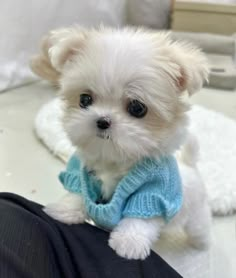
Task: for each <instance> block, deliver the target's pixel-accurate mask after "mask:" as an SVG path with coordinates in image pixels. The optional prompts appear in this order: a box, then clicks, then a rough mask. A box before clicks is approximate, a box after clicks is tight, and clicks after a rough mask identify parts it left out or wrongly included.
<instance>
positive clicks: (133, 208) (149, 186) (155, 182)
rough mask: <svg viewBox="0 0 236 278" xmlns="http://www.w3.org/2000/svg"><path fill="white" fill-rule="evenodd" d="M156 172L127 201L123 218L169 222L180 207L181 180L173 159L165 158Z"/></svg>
mask: <svg viewBox="0 0 236 278" xmlns="http://www.w3.org/2000/svg"><path fill="white" fill-rule="evenodd" d="M156 170H157V171H155V172H153V173H152V175H149V177H147V178H146V181H145V183H144V184H143V186H142V187H140V188H139V190H137V191H136V192H135V193H134V194H132V195H131V196H130V198H129V199H128V200H127V203H126V206H125V207H124V210H123V216H124V217H136V218H150V217H156V216H161V217H163V218H164V219H165V220H166V221H169V220H170V219H171V218H173V217H174V215H175V214H176V213H177V212H178V211H179V210H180V208H181V205H182V188H181V179H180V175H179V171H178V167H177V164H176V161H175V159H173V158H166V159H165V160H163V163H162V165H160V167H159V168H158V169H156Z"/></svg>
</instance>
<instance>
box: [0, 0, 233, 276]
mask: <svg viewBox="0 0 236 278" xmlns="http://www.w3.org/2000/svg"><path fill="white" fill-rule="evenodd" d="M72 24H79V25H83V26H86V27H97V26H99V25H100V24H103V25H107V26H113V27H119V28H121V27H122V26H125V25H135V26H145V27H149V28H152V29H155V30H169V31H170V34H171V36H172V38H173V40H179V39H181V40H185V41H190V42H192V43H194V44H197V45H198V46H199V47H200V48H201V49H202V50H203V51H204V52H205V53H206V55H207V57H208V60H209V65H210V76H209V83H208V84H206V86H205V88H203V89H202V90H201V91H200V92H199V93H197V94H196V95H195V96H194V97H193V98H192V99H191V100H190V101H191V102H192V104H193V109H192V111H191V112H190V117H191V129H192V130H193V131H194V133H196V134H197V136H198V138H199V141H200V146H201V157H200V163H199V168H200V171H201V173H202V175H203V178H204V181H205V183H206V186H207V192H208V197H209V202H210V206H211V209H212V212H213V215H214V218H213V244H212V247H211V249H210V251H205V252H201V251H196V250H192V249H191V248H190V247H188V246H187V245H186V244H184V243H182V241H181V240H180V237H181V234H178V235H176V236H175V237H174V236H164V237H163V239H162V240H161V241H160V242H159V243H158V244H157V246H155V248H154V249H155V251H156V252H158V253H159V254H160V255H161V256H162V257H163V258H164V259H166V260H167V262H168V263H170V264H171V265H172V266H173V267H174V268H175V269H176V270H177V271H179V272H180V273H181V274H182V275H183V276H184V277H191V278H193V277H194V278H197V277H202V278H207V277H214V278H222V277H225V278H228V277H232V278H233V277H236V234H235V233H236V232H235V227H236V222H235V211H236V173H235V165H236V144H235V142H236V123H235V120H236V90H235V88H236V0H196V1H195V0H192V1H190V0H189V1H185V0H182V1H175V0H50V1H48V0H40V1H38V0H1V1H0V191H2V192H3V191H7V192H14V193H17V194H20V195H23V196H25V197H26V198H29V199H32V200H34V201H37V202H40V203H42V204H46V203H48V202H51V201H53V200H55V198H58V197H60V196H61V195H62V194H63V193H64V191H63V189H62V187H61V186H60V184H59V182H58V180H57V175H58V173H59V172H60V171H61V170H62V169H63V168H64V165H65V162H66V161H67V159H68V157H69V155H70V154H71V153H72V152H73V150H74V149H73V147H72V146H71V145H70V142H69V141H68V139H67V138H66V136H65V134H64V133H63V131H62V128H61V125H60V121H59V118H60V113H61V110H60V105H59V100H58V99H57V96H56V95H57V90H56V88H54V87H53V86H51V85H50V84H48V83H46V82H44V81H41V80H39V79H38V77H36V76H35V75H34V74H33V73H32V72H31V71H30V69H29V60H30V57H31V56H32V55H33V54H35V53H37V52H38V50H39V43H40V39H41V38H42V36H43V35H44V34H45V33H47V32H48V31H49V30H51V29H54V28H57V27H66V26H69V25H72Z"/></svg>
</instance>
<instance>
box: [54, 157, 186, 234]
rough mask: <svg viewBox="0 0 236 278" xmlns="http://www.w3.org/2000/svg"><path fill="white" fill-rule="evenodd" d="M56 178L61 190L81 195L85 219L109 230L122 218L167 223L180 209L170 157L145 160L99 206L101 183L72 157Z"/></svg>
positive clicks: (179, 193)
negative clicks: (158, 219) (86, 214)
mask: <svg viewBox="0 0 236 278" xmlns="http://www.w3.org/2000/svg"><path fill="white" fill-rule="evenodd" d="M59 179H60V181H61V182H62V184H63V185H64V187H65V189H67V190H68V191H70V192H73V193H78V194H82V195H83V197H84V200H85V206H86V210H87V213H88V215H89V217H90V218H91V219H92V220H93V221H94V222H95V223H96V224H97V225H98V226H100V227H103V228H105V229H112V228H113V227H114V226H116V225H117V224H118V222H119V221H120V220H121V219H122V218H124V217H135V218H151V217H155V216H161V217H163V218H164V219H165V220H166V221H168V220H170V219H171V218H172V217H173V216H174V215H175V214H176V213H177V212H178V211H179V210H180V208H181V205H182V190H181V179H180V175H179V171H178V166H177V163H176V160H175V158H174V157H172V156H168V157H163V158H161V159H160V160H156V159H154V158H146V159H144V160H142V161H141V162H139V163H137V164H136V165H135V166H134V167H133V168H132V169H131V170H130V171H129V173H128V174H127V175H126V176H124V177H123V178H122V179H121V180H120V182H119V183H118V184H117V187H116V189H115V192H114V194H113V196H112V198H111V200H110V201H109V202H107V203H105V204H104V203H101V202H100V200H101V199H102V194H101V181H99V180H97V179H96V177H95V176H94V174H93V173H92V172H89V171H88V170H87V169H86V167H83V166H82V164H81V162H80V160H79V159H78V157H76V156H72V158H71V159H70V161H69V162H68V165H67V170H66V171H65V172H61V173H60V175H59Z"/></svg>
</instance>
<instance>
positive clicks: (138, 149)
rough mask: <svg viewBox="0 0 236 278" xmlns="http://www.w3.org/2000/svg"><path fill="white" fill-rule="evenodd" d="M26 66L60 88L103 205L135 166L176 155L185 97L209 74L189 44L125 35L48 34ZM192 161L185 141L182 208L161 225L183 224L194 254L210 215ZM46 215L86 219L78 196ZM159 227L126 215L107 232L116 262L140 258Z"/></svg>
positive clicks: (148, 34)
mask: <svg viewBox="0 0 236 278" xmlns="http://www.w3.org/2000/svg"><path fill="white" fill-rule="evenodd" d="M31 66H32V69H33V70H34V72H36V73H37V74H38V75H40V76H42V77H43V78H45V79H48V80H50V81H52V82H54V83H57V84H58V85H59V86H60V94H61V97H62V99H63V100H64V103H65V111H64V112H65V113H64V127H65V130H66V132H67V134H68V136H69V138H70V139H71V141H72V143H73V144H74V145H75V146H76V147H77V154H78V156H79V157H80V160H81V162H82V163H83V165H84V166H86V167H87V169H89V170H92V171H93V172H95V174H96V178H97V179H99V180H100V181H101V191H102V198H103V202H104V201H105V202H109V200H111V198H112V196H113V193H114V191H115V189H116V186H117V184H118V182H119V181H120V180H121V179H122V178H123V177H124V176H125V175H126V174H127V173H128V172H129V170H130V169H131V168H132V167H133V166H134V165H135V164H136V163H137V162H138V161H140V160H141V159H143V158H145V157H155V158H157V159H158V158H160V157H163V156H168V155H170V154H174V153H175V152H176V150H178V149H179V148H180V146H181V145H182V144H183V142H184V140H185V139H186V133H187V131H186V126H187V116H186V111H187V110H188V105H187V104H186V103H184V102H183V100H182V94H183V92H184V91H185V90H187V91H188V93H189V94H190V95H191V94H193V93H194V92H195V91H197V90H199V89H200V88H201V87H202V84H203V82H204V81H205V80H206V79H207V74H208V69H207V64H206V60H205V57H204V55H203V54H202V53H201V52H200V51H199V50H198V49H196V48H195V47H193V46H191V45H188V44H186V43H180V42H173V41H171V39H170V38H169V35H168V34H165V33H157V32H153V31H147V30H143V29H137V30H134V29H130V28H125V29H121V30H112V29H106V28H100V29H99V30H84V29H81V28H77V27H73V28H68V29H60V30H55V31H52V32H51V33H50V34H49V35H48V36H47V37H46V38H45V39H44V40H43V44H42V53H41V54H40V55H38V56H36V57H35V58H33V59H32V64H31ZM196 156H197V143H196V142H195V141H194V139H193V138H192V137H191V138H189V139H188V140H187V141H186V144H185V145H184V147H183V148H182V150H181V151H180V154H179V162H180V163H179V169H180V172H181V177H182V185H183V196H184V201H183V205H182V208H181V210H180V211H179V213H178V214H177V215H176V216H175V217H174V218H173V219H172V220H171V221H170V223H169V224H168V225H167V226H169V225H171V224H174V225H175V224H181V225H182V226H183V228H184V229H185V231H186V232H187V234H188V236H189V238H190V239H191V242H192V243H193V244H194V245H195V246H196V247H206V246H207V245H208V242H209V226H210V211H209V208H208V204H207V200H206V194H205V190H204V185H203V183H202V180H201V178H200V176H199V174H198V172H197V169H196ZM44 210H45V212H46V213H47V214H48V215H50V216H52V217H53V218H55V219H57V220H59V221H61V222H63V223H67V224H77V223H83V222H84V221H85V220H86V218H87V213H86V208H85V203H84V200H83V197H82V196H81V195H80V194H75V193H68V194H67V195H66V196H65V197H64V198H62V199H61V200H60V201H59V202H57V203H55V204H50V205H48V206H47V207H46V208H45V209H44ZM165 226H166V223H165V221H164V220H163V219H162V218H161V217H154V218H150V219H142V218H141V219H139V218H125V217H124V218H123V219H121V221H120V222H119V223H118V225H117V226H116V227H114V229H113V230H112V231H111V234H110V239H109V245H110V246H111V248H113V249H114V250H115V251H116V252H117V254H119V255H120V256H122V257H125V258H129V259H145V258H146V257H147V256H148V255H149V253H150V249H151V246H152V244H153V242H154V241H156V240H157V239H158V237H159V235H160V232H161V230H162V228H164V227H165Z"/></svg>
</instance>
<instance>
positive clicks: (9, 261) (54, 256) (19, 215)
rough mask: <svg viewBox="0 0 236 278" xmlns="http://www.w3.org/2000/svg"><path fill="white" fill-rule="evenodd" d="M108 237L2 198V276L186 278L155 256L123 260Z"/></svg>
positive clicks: (14, 199)
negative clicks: (142, 259)
mask: <svg viewBox="0 0 236 278" xmlns="http://www.w3.org/2000/svg"><path fill="white" fill-rule="evenodd" d="M108 236H109V234H108V233H106V232H104V231H102V230H100V229H98V228H96V227H93V226H91V225H88V224H84V225H71V226H67V225H64V224H62V223H59V222H57V221H55V220H53V219H51V218H50V217H48V216H47V215H46V214H45V213H44V212H43V211H42V206H41V205H39V204H36V203H33V202H31V201H28V200H26V199H24V198H22V197H20V196H17V195H14V194H9V193H1V194H0V277H1V278H8V277H9V278H15V277H17V278H18V277H22V278H34V277H35V278H49V277H50V278H60V277H63V278H79V277H82V278H139V277H140V278H141V277H148V278H154V277H155V278H159V277H160V278H167V277H168V278H178V277H181V276H180V275H179V274H177V273H176V272H175V271H174V270H173V269H172V268H171V267H170V266H169V265H168V264H167V263H166V262H165V261H163V259H161V258H160V257H159V256H158V255H156V254H154V253H152V254H151V255H150V256H149V257H148V258H147V259H146V260H145V261H135V260H132V261H130V260H125V259H122V258H120V257H118V256H117V255H116V254H115V252H114V251H113V250H112V249H111V248H110V247H109V246H108V244H107V241H108Z"/></svg>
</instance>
